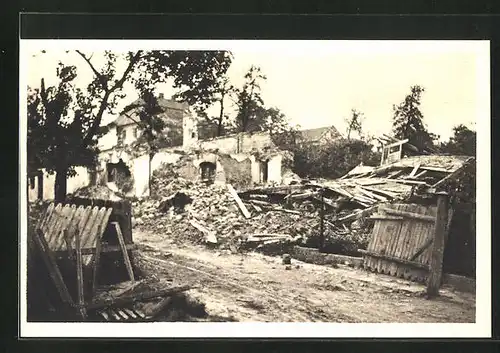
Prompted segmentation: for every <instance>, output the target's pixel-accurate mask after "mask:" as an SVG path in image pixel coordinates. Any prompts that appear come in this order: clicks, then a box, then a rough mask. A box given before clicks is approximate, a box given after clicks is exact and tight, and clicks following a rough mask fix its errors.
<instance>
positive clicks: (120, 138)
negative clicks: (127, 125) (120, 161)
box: [116, 128, 126, 144]
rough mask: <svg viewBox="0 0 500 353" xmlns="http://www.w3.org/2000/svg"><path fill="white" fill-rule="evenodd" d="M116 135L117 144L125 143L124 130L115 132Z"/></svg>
mask: <svg viewBox="0 0 500 353" xmlns="http://www.w3.org/2000/svg"><path fill="white" fill-rule="evenodd" d="M116 133H117V134H118V143H119V144H120V143H123V141H125V136H126V131H125V129H124V128H121V129H119V130H117V131H116Z"/></svg>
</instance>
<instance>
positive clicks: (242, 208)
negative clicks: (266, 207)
mask: <svg viewBox="0 0 500 353" xmlns="http://www.w3.org/2000/svg"><path fill="white" fill-rule="evenodd" d="M227 189H228V190H229V193H230V194H231V196H232V197H233V199H234V201H236V204H237V205H238V207H239V208H240V211H241V212H242V213H243V215H244V216H245V218H250V217H252V215H251V214H250V212H249V211H248V209H247V208H246V206H245V204H244V203H243V201H241V199H240V197H239V196H238V193H237V192H236V190H234V188H233V186H232V185H231V184H227Z"/></svg>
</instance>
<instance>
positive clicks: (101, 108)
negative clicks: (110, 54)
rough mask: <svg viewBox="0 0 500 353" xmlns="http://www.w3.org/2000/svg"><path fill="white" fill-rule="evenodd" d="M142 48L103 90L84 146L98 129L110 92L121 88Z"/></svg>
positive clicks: (137, 59) (84, 140)
mask: <svg viewBox="0 0 500 353" xmlns="http://www.w3.org/2000/svg"><path fill="white" fill-rule="evenodd" d="M141 53H142V50H139V51H138V52H137V53H136V54H135V55H134V56H133V57H132V59H130V62H129V64H128V66H127V68H126V69H125V71H124V72H123V75H122V77H121V78H120V79H119V80H118V81H117V82H116V83H115V84H114V85H113V87H111V88H110V89H106V90H105V91H104V97H103V98H102V100H101V104H100V106H99V111H98V112H97V114H96V117H95V120H94V122H93V123H92V125H91V127H90V128H89V130H88V131H87V134H86V136H85V138H84V139H83V145H84V147H86V146H88V144H89V143H90V141H91V140H92V138H93V137H94V136H95V134H96V132H97V130H98V129H99V126H100V125H101V121H102V116H103V114H104V111H105V110H106V107H107V106H108V100H109V97H110V96H111V94H112V93H113V92H114V91H116V90H117V89H119V88H121V87H122V86H123V84H124V83H125V81H126V80H127V77H128V75H129V74H130V71H132V68H133V67H134V65H135V64H136V63H137V62H138V61H139V59H140V56H141Z"/></svg>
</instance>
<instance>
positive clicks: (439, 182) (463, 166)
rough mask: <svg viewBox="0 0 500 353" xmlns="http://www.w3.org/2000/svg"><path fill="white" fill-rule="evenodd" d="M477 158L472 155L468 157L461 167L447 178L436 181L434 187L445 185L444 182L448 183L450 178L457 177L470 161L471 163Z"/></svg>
mask: <svg viewBox="0 0 500 353" xmlns="http://www.w3.org/2000/svg"><path fill="white" fill-rule="evenodd" d="M474 159H475V158H474V157H470V158H468V159H467V160H466V161H465V162H464V164H462V166H461V167H460V168H458V169H457V170H455V171H454V172H452V173H450V174H448V176H446V177H445V178H443V179H441V180H440V181H438V182H437V183H435V184H434V185H432V187H433V188H438V187H440V186H441V185H443V184H444V183H446V182H447V181H448V180H450V179H453V178H455V177H456V176H457V175H458V174H460V173H461V172H462V170H463V169H464V168H465V167H466V166H467V165H469V163H471V162H472V161H473V160H474Z"/></svg>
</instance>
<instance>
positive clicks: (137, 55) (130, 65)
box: [110, 50, 142, 92]
mask: <svg viewBox="0 0 500 353" xmlns="http://www.w3.org/2000/svg"><path fill="white" fill-rule="evenodd" d="M141 54H142V50H139V51H137V53H135V55H134V56H133V57H132V59H131V60H130V62H129V63H128V66H127V68H126V69H125V71H124V72H123V75H122V77H121V78H120V79H119V80H118V81H116V83H115V85H114V86H113V87H111V89H110V91H111V92H113V91H115V90H117V89H119V88H121V87H122V86H123V84H124V83H125V80H126V79H127V76H128V74H129V73H130V71H131V70H132V68H133V67H134V65H135V64H136V63H137V62H138V61H139V59H140V57H141Z"/></svg>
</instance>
